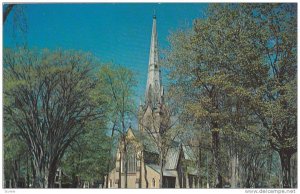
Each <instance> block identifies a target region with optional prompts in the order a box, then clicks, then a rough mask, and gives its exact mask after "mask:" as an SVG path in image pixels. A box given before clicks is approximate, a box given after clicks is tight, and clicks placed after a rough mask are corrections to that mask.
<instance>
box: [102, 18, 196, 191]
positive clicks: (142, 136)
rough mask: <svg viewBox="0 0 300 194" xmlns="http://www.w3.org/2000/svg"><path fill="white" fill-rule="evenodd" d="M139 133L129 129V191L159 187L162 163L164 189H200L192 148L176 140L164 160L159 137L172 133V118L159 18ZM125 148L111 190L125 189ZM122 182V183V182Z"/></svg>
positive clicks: (112, 175) (110, 179)
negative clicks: (166, 99)
mask: <svg viewBox="0 0 300 194" xmlns="http://www.w3.org/2000/svg"><path fill="white" fill-rule="evenodd" d="M138 118H139V119H138V120H139V126H138V128H139V129H138V130H134V129H132V128H129V129H128V131H127V134H126V141H127V157H126V158H127V188H159V182H160V177H161V176H160V174H161V169H160V165H159V164H160V162H159V161H164V162H163V163H164V165H163V170H162V171H163V176H162V177H163V181H162V183H163V184H162V187H163V188H195V187H199V182H200V179H199V176H197V175H198V174H199V172H197V170H196V169H195V168H192V167H191V166H188V165H187V164H190V163H191V162H192V161H193V160H194V159H195V157H194V154H193V151H192V149H191V148H190V147H188V146H185V145H183V144H182V143H181V142H180V141H175V140H172V142H171V144H172V146H170V148H169V149H167V151H166V153H165V154H164V158H163V159H162V160H160V154H159V153H160V152H159V148H158V146H157V145H158V144H157V142H158V141H157V138H160V134H162V133H163V132H164V130H168V127H167V126H168V122H170V116H169V114H168V109H167V106H166V105H165V104H164V89H163V86H162V78H161V72H160V67H159V62H158V45H157V31H156V16H155V15H154V16H153V25H152V36H151V44H150V55H149V65H148V79H147V85H146V91H145V102H144V104H141V105H140V106H139V113H138ZM123 146H124V145H122V144H121V143H119V145H118V148H117V149H116V156H115V158H116V160H115V168H114V169H112V170H111V171H110V173H109V175H108V177H106V179H108V181H105V183H106V182H108V185H105V187H107V188H119V187H121V188H125V168H124V166H125V161H124V157H123V155H122V153H121V152H120V151H121V150H123V148H124V147H123ZM120 179H121V182H119V181H120Z"/></svg>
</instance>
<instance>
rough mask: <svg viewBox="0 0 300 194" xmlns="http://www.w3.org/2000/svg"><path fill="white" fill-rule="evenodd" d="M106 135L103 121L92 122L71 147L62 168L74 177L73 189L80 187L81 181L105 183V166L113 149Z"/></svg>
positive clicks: (63, 160)
mask: <svg viewBox="0 0 300 194" xmlns="http://www.w3.org/2000/svg"><path fill="white" fill-rule="evenodd" d="M106 133H107V130H106V127H105V123H104V122H103V121H94V122H90V123H89V124H88V126H87V130H86V131H85V132H84V133H83V134H81V135H80V136H79V137H78V138H77V139H76V141H74V142H73V143H72V144H71V145H70V146H69V148H68V150H67V151H66V154H65V156H64V157H63V159H62V162H61V166H62V170H63V172H64V173H66V174H68V175H70V176H72V179H73V181H72V182H73V183H72V187H73V188H78V187H79V186H80V185H79V183H80V182H79V180H84V181H89V182H95V181H100V182H103V181H104V175H106V173H107V171H106V170H107V169H106V167H105V165H103V164H105V162H106V161H107V160H109V159H110V153H109V150H110V147H111V142H110V138H109V137H108V136H107V135H106ZM99 142H101V143H99Z"/></svg>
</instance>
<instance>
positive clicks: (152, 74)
mask: <svg viewBox="0 0 300 194" xmlns="http://www.w3.org/2000/svg"><path fill="white" fill-rule="evenodd" d="M162 93H163V89H162V84H161V78H160V69H159V62H158V45H157V31H156V15H155V12H154V14H153V23H152V35H151V44H150V54H149V64H148V79H147V85H146V93H145V101H146V104H147V105H151V106H152V107H153V108H156V107H157V105H158V104H159V103H162Z"/></svg>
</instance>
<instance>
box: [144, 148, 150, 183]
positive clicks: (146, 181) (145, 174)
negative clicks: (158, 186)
mask: <svg viewBox="0 0 300 194" xmlns="http://www.w3.org/2000/svg"><path fill="white" fill-rule="evenodd" d="M143 159H144V162H143V165H144V171H145V173H144V178H145V183H146V189H148V187H149V183H148V179H147V168H146V164H145V157H144V153H143Z"/></svg>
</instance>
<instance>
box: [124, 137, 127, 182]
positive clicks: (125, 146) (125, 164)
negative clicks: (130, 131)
mask: <svg viewBox="0 0 300 194" xmlns="http://www.w3.org/2000/svg"><path fill="white" fill-rule="evenodd" d="M124 160H125V163H124V167H125V175H124V179H125V180H124V181H125V186H124V187H125V188H127V187H128V183H127V175H128V158H127V145H126V140H125V139H124Z"/></svg>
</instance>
